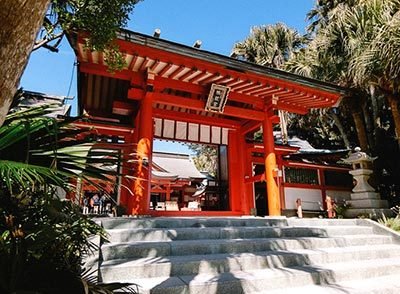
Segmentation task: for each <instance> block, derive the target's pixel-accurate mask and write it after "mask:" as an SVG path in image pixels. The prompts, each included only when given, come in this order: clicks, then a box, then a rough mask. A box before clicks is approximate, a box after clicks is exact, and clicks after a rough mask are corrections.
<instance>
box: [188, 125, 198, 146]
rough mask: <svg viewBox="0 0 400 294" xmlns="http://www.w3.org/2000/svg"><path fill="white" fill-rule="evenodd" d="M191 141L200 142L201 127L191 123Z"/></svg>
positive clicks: (189, 136)
mask: <svg viewBox="0 0 400 294" xmlns="http://www.w3.org/2000/svg"><path fill="white" fill-rule="evenodd" d="M188 140H189V141H195V142H197V141H198V140H199V125H198V124H192V123H189V134H188Z"/></svg>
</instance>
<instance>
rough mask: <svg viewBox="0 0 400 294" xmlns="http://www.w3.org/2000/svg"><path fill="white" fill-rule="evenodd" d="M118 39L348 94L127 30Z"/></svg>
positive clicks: (344, 91) (315, 81) (330, 87)
mask: <svg viewBox="0 0 400 294" xmlns="http://www.w3.org/2000/svg"><path fill="white" fill-rule="evenodd" d="M118 38H119V39H120V40H125V41H129V42H133V43H136V44H139V45H143V46H148V47H152V48H156V49H160V50H163V51H167V52H171V53H178V54H181V55H184V56H187V57H191V58H197V59H201V60H203V61H207V62H213V63H217V64H224V65H225V66H226V67H227V68H228V69H231V70H235V71H238V72H252V73H256V74H261V75H268V76H270V77H274V78H277V79H284V80H287V81H291V82H294V83H300V84H302V85H305V86H309V87H312V88H315V89H318V90H324V91H327V92H331V93H332V94H339V95H344V94H346V93H347V89H346V88H343V87H340V86H338V85H335V84H332V83H328V82H323V81H319V80H316V79H312V78H308V77H303V76H300V75H297V74H294V73H290V72H286V71H283V70H279V69H275V68H271V67H266V66H261V65H258V64H254V63H250V62H247V61H243V60H238V59H235V58H231V57H228V56H225V55H222V54H218V53H214V52H210V51H206V50H202V49H196V48H193V47H190V46H187V45H183V44H179V43H175V42H172V41H168V40H164V39H160V38H155V37H152V36H149V35H145V34H141V33H137V32H132V31H129V30H126V29H121V31H120V32H119V33H118Z"/></svg>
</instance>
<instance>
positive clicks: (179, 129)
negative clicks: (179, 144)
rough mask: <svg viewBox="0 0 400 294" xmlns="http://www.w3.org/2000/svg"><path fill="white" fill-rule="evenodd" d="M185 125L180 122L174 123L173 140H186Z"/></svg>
mask: <svg viewBox="0 0 400 294" xmlns="http://www.w3.org/2000/svg"><path fill="white" fill-rule="evenodd" d="M186 136H187V123H186V122H182V121H177V122H176V130H175V139H178V140H186V139H187V137H186Z"/></svg>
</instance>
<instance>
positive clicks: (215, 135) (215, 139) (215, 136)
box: [211, 127, 221, 144]
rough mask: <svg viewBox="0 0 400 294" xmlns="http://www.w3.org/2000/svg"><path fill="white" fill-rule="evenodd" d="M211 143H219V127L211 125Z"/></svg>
mask: <svg viewBox="0 0 400 294" xmlns="http://www.w3.org/2000/svg"><path fill="white" fill-rule="evenodd" d="M211 143H213V144H221V128H220V127H211Z"/></svg>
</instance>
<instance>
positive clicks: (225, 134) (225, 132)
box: [221, 128, 229, 145]
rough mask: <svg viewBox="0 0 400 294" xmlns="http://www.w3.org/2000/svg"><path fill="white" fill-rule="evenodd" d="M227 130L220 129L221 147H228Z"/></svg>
mask: <svg viewBox="0 0 400 294" xmlns="http://www.w3.org/2000/svg"><path fill="white" fill-rule="evenodd" d="M228 131H229V130H228V129H226V128H223V129H222V142H221V144H223V145H228Z"/></svg>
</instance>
